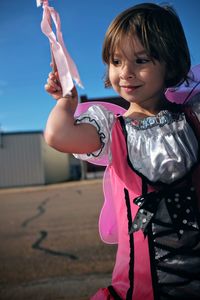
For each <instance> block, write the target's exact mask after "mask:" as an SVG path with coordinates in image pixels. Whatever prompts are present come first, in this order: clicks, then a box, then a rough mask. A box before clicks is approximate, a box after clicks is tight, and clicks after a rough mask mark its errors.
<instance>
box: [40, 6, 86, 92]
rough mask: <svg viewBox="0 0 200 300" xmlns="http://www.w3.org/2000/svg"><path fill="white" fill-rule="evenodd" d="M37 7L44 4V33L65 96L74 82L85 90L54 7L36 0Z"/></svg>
mask: <svg viewBox="0 0 200 300" xmlns="http://www.w3.org/2000/svg"><path fill="white" fill-rule="evenodd" d="M36 3H37V6H40V5H41V4H43V17H42V22H41V29H42V32H43V33H44V34H45V35H46V36H47V37H48V39H49V42H50V46H51V51H52V60H53V64H55V66H54V68H55V69H57V71H58V75H59V78H60V83H61V86H62V90H63V96H65V95H67V94H70V92H71V90H72V88H73V87H74V82H73V80H74V81H75V82H76V83H77V84H78V85H79V86H80V87H82V88H83V85H82V83H81V79H80V76H79V73H78V70H77V67H76V65H75V63H74V61H73V60H72V58H71V57H70V55H69V53H68V51H67V49H66V46H65V44H64V41H63V37H62V32H61V22H60V17H59V14H58V13H57V12H56V11H55V9H54V8H53V7H50V6H49V5H48V1H47V0H43V1H42V0H36ZM51 19H52V20H53V22H54V24H55V28H56V34H55V33H54V32H53V30H52V26H51Z"/></svg>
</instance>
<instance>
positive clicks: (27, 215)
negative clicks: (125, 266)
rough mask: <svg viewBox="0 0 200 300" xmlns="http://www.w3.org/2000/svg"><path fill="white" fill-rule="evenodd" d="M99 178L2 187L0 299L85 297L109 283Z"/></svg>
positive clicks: (110, 260)
mask: <svg viewBox="0 0 200 300" xmlns="http://www.w3.org/2000/svg"><path fill="white" fill-rule="evenodd" d="M102 203H103V195H102V182H101V180H88V181H83V182H72V183H65V184H59V185H51V186H45V187H34V188H24V189H10V190H1V191H0V245H1V246H0V299H1V300H27V299H29V300H61V299H63V300H66V299H68V300H86V299H89V298H90V295H92V294H93V293H95V292H96V291H97V289H98V288H100V287H103V286H107V285H109V284H110V281H111V272H112V268H113V264H114V256H115V251H116V248H115V246H112V245H105V244H103V243H102V241H101V240H100V238H99V233H98V216H99V212H100V208H101V206H102Z"/></svg>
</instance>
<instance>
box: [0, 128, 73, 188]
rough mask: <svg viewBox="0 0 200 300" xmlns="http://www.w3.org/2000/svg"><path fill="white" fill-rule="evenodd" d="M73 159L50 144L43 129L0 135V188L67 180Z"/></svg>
mask: <svg viewBox="0 0 200 300" xmlns="http://www.w3.org/2000/svg"><path fill="white" fill-rule="evenodd" d="M71 161H72V156H71V155H69V154H65V153H61V152H58V151H56V150H54V149H52V148H51V147H49V146H48V145H47V144H46V143H45V141H44V139H43V132H41V131H34V132H13V133H1V134H0V188H1V187H14V186H30V185H40V184H41V185H42V184H48V183H56V182H62V181H67V180H69V179H70V172H71V167H70V165H71Z"/></svg>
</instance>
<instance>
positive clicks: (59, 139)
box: [44, 73, 101, 154]
mask: <svg viewBox="0 0 200 300" xmlns="http://www.w3.org/2000/svg"><path fill="white" fill-rule="evenodd" d="M45 89H46V91H47V92H48V93H49V94H51V95H52V97H53V98H54V99H56V100H57V103H56V105H55V107H54V108H53V109H52V111H51V113H50V115H49V118H48V120H47V124H46V129H45V133H44V137H45V141H46V142H47V144H49V145H50V146H51V147H53V148H55V149H57V150H59V151H61V152H66V153H77V154H79V153H91V152H94V151H97V150H98V149H100V147H101V143H100V138H99V135H98V133H97V130H96V128H95V127H94V126H93V125H90V124H75V119H74V113H75V110H76V107H77V104H78V95H77V91H76V88H75V87H74V88H73V90H72V91H71V95H67V96H66V97H64V98H63V97H62V90H61V85H60V81H59V78H58V75H57V73H55V74H54V73H50V74H49V77H48V80H47V84H46V85H45Z"/></svg>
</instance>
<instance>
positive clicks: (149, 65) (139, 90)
mask: <svg viewBox="0 0 200 300" xmlns="http://www.w3.org/2000/svg"><path fill="white" fill-rule="evenodd" d="M122 42H123V43H122V45H121V48H119V47H118V48H117V49H116V51H115V53H114V55H113V60H112V61H111V62H110V64H109V79H110V82H111V85H112V87H113V89H114V90H115V91H116V92H117V93H118V94H119V95H120V96H121V97H122V98H124V99H126V100H127V101H129V102H130V103H131V106H134V104H137V106H139V107H143V108H145V109H148V108H150V109H151V108H152V107H156V106H157V105H159V102H160V100H161V99H162V98H163V95H164V89H165V73H166V68H165V63H160V62H159V61H156V60H154V61H152V60H151V58H150V57H148V55H147V53H146V51H145V49H144V47H143V46H142V45H141V43H140V41H139V39H138V38H137V37H136V36H135V37H134V39H133V40H132V39H131V40H130V38H125V39H124V40H123V41H122ZM131 106H130V107H131Z"/></svg>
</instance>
